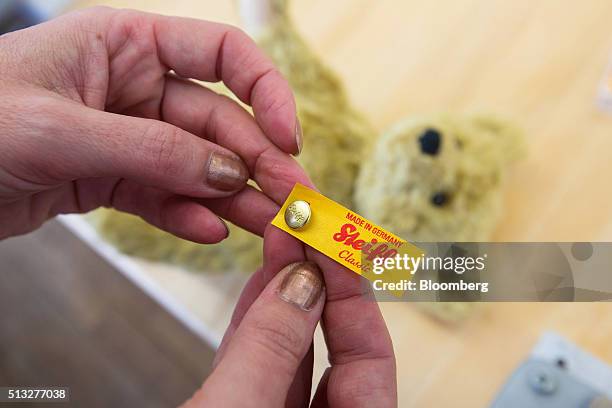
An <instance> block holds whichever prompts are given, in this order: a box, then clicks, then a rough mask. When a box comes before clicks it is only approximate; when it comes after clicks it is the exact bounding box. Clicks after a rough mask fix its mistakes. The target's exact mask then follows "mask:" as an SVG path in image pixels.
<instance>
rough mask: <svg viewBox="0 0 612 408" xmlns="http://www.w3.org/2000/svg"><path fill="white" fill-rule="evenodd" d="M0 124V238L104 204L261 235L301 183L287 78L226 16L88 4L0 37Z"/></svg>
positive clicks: (207, 235)
mask: <svg viewBox="0 0 612 408" xmlns="http://www.w3.org/2000/svg"><path fill="white" fill-rule="evenodd" d="M187 78H193V79H197V80H202V81H209V82H210V81H219V80H223V82H224V83H225V84H226V85H227V86H228V87H229V88H230V89H231V90H232V91H233V92H234V94H235V95H236V96H237V97H238V98H240V99H241V100H242V101H243V102H244V103H247V104H249V105H251V106H252V107H253V111H254V118H253V116H251V115H250V114H249V113H248V112H247V111H245V110H244V109H243V108H242V107H241V106H239V104H237V103H236V102H234V101H232V100H231V99H229V98H227V97H224V96H220V95H218V94H216V93H215V92H212V91H211V90H209V89H207V88H206V87H204V86H201V85H199V84H198V83H195V82H193V81H191V80H188V79H187ZM0 129H2V132H0V146H1V148H0V239H1V238H5V237H7V236H11V235H16V234H21V233H25V232H28V231H31V230H33V229H35V228H37V227H38V226H39V225H40V224H42V223H43V222H44V221H45V220H47V219H48V218H50V217H53V216H55V215H56V214H60V213H81V212H87V211H90V210H92V209H94V208H97V207H99V206H108V207H114V208H116V209H119V210H122V211H127V212H130V213H133V214H137V215H140V216H141V217H143V218H144V219H145V220H147V221H148V222H150V223H152V224H154V225H156V226H158V227H160V228H163V229H165V230H167V231H169V232H171V233H173V234H175V235H178V236H180V237H183V238H186V239H190V240H193V241H196V242H200V243H213V242H218V241H220V240H222V239H224V238H225V237H226V236H227V229H226V227H225V225H224V223H223V222H222V221H221V220H220V219H219V218H218V216H221V217H224V218H227V219H229V220H230V221H232V222H234V223H235V224H237V225H239V226H241V227H243V228H245V229H247V230H250V231H252V232H254V233H257V234H260V235H261V234H263V231H264V229H265V225H266V224H267V223H268V222H269V221H270V220H271V218H272V217H273V215H274V214H275V213H276V211H277V210H278V204H279V203H281V202H282V201H283V200H284V198H285V197H286V196H287V194H288V192H289V191H290V189H291V187H292V186H293V184H294V183H295V182H302V183H304V184H307V185H310V182H309V180H308V178H307V176H306V175H305V173H304V172H303V170H302V169H301V168H300V167H299V166H298V164H297V163H296V162H295V161H294V160H293V159H292V158H291V157H290V156H289V154H290V153H291V154H295V153H297V152H298V150H299V149H300V143H301V135H300V131H299V123H298V121H297V118H296V111H295V103H294V100H293V96H292V93H291V91H290V89H289V86H288V84H287V82H286V81H285V80H284V79H283V78H282V76H281V75H280V74H279V73H278V71H277V70H276V69H275V68H274V65H273V64H272V63H271V61H270V60H269V59H268V58H267V57H266V56H264V54H263V53H262V51H260V50H259V49H258V48H257V46H256V45H255V44H254V43H253V41H252V40H251V39H249V38H248V37H247V36H246V35H245V34H243V33H242V32H241V31H239V30H238V29H236V28H234V27H231V26H227V25H222V24H215V23H210V22H205V21H198V20H193V19H186V18H175V17H164V16H158V15H153V14H146V13H141V12H136V11H122V10H113V9H109V8H94V9H89V10H85V11H79V12H75V13H71V14H68V15H66V16H63V17H61V18H59V19H57V20H54V21H50V22H48V23H45V24H41V25H39V26H35V27H32V28H29V29H27V30H22V31H18V32H15V33H11V34H7V35H4V36H2V37H0ZM249 177H250V178H253V179H254V180H255V181H256V182H257V184H258V185H259V186H260V187H261V189H262V191H263V192H260V191H258V190H256V189H254V188H251V187H245V183H246V181H247V179H248V178H249ZM217 215H218V216H217Z"/></svg>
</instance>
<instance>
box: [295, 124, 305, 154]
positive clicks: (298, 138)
mask: <svg viewBox="0 0 612 408" xmlns="http://www.w3.org/2000/svg"><path fill="white" fill-rule="evenodd" d="M295 143H296V144H297V148H298V151H297V153H296V154H295V156H299V155H300V153H302V147H304V137H303V136H302V125H301V124H300V120H299V119H298V118H297V117H296V119H295Z"/></svg>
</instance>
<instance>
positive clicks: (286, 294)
mask: <svg viewBox="0 0 612 408" xmlns="http://www.w3.org/2000/svg"><path fill="white" fill-rule="evenodd" d="M288 268H291V270H290V271H289V273H287V275H286V276H285V278H284V279H283V282H282V283H281V286H280V289H279V291H278V295H279V296H280V298H281V299H283V300H284V301H285V302H288V303H291V304H293V305H295V306H297V307H299V308H300V309H302V310H306V311H309V310H312V308H313V307H314V306H315V305H316V304H317V301H318V300H319V297H320V296H321V293H322V292H323V278H322V276H321V272H320V271H319V267H318V266H317V265H315V264H314V263H312V262H300V263H295V264H292V265H289V266H288Z"/></svg>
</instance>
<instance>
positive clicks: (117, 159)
mask: <svg viewBox="0 0 612 408" xmlns="http://www.w3.org/2000/svg"><path fill="white" fill-rule="evenodd" d="M54 102H55V103H54V104H53V105H52V106H48V108H47V109H46V110H44V111H43V112H44V113H42V114H43V115H45V117H43V118H39V120H37V123H38V124H41V123H43V124H44V126H40V125H39V126H38V127H39V129H38V131H36V130H34V132H35V133H38V134H35V135H33V136H34V137H35V138H36V139H37V140H38V141H40V140H41V139H42V140H43V141H44V144H45V146H44V150H43V151H41V152H40V154H39V155H38V156H39V157H33V158H32V159H33V160H32V161H33V165H35V166H36V167H38V169H40V170H42V171H41V172H39V174H44V175H48V176H49V177H50V178H51V179H50V180H44V181H43V182H45V181H48V182H58V181H67V180H74V179H78V178H93V177H107V176H112V177H122V178H126V179H129V180H132V181H136V182H138V183H141V184H144V185H147V186H151V187H156V188H160V189H164V190H167V191H171V192H173V193H177V194H181V195H187V196H192V197H223V196H227V195H229V194H231V193H233V192H236V191H238V190H240V189H242V188H243V187H244V186H245V184H246V181H247V180H248V178H249V171H248V169H247V167H246V165H245V164H244V162H243V161H242V160H241V159H240V157H239V156H238V155H236V154H235V153H233V152H231V151H229V150H227V149H225V148H223V147H221V146H218V145H216V144H214V143H212V142H210V141H208V140H205V139H201V138H199V137H197V136H195V135H193V134H191V133H189V132H186V131H184V130H182V129H180V128H178V127H176V126H173V125H170V124H168V123H165V122H162V121H158V120H153V119H143V118H137V117H131V116H124V115H118V114H113V113H108V112H103V111H98V110H94V109H91V108H88V107H85V106H82V105H77V104H74V103H70V102H64V101H62V102H59V103H58V102H57V101H54ZM41 119H42V120H41ZM33 127H34V129H36V125H34V126H33Z"/></svg>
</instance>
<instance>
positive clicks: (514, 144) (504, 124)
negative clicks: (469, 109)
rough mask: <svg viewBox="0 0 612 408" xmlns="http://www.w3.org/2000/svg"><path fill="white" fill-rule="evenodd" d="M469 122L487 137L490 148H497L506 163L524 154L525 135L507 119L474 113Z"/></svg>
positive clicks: (525, 148)
mask: <svg viewBox="0 0 612 408" xmlns="http://www.w3.org/2000/svg"><path fill="white" fill-rule="evenodd" d="M470 124H471V125H472V126H474V127H475V130H476V131H478V132H482V136H483V137H485V138H488V139H489V142H490V143H491V148H494V149H499V150H498V151H499V152H500V153H501V155H500V157H502V158H503V159H504V160H505V161H506V162H507V163H511V162H514V161H516V160H518V159H520V158H522V157H523V156H525V154H526V150H527V147H526V145H525V136H524V134H523V131H522V130H521V129H520V128H519V127H518V126H516V125H515V124H514V123H512V122H510V121H509V120H505V119H502V118H499V117H497V116H494V115H484V114H480V115H474V116H472V117H470Z"/></svg>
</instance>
